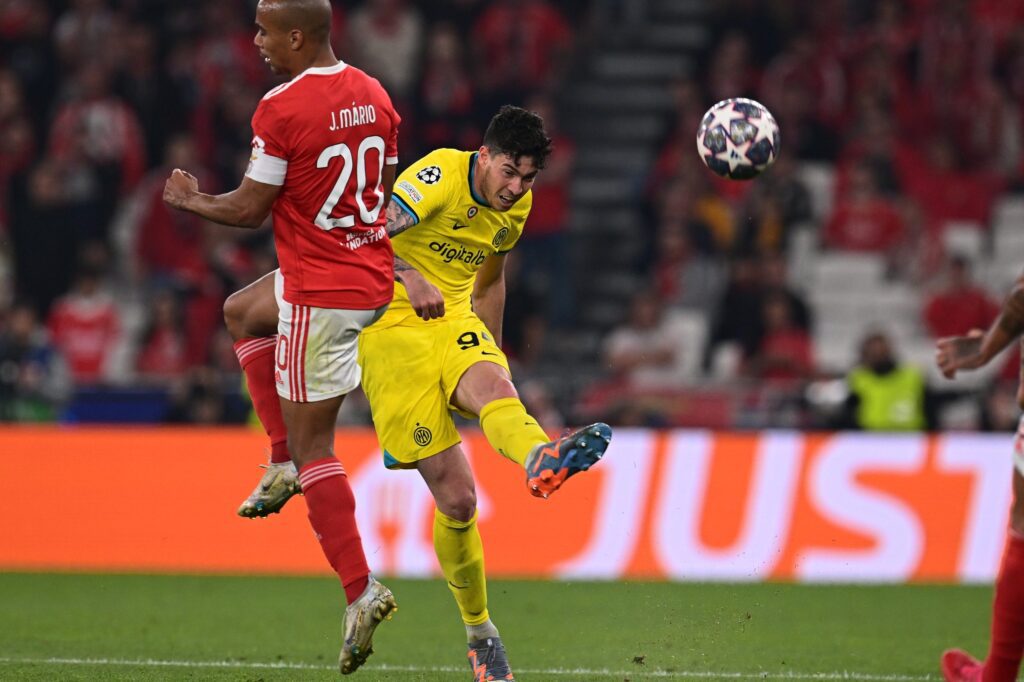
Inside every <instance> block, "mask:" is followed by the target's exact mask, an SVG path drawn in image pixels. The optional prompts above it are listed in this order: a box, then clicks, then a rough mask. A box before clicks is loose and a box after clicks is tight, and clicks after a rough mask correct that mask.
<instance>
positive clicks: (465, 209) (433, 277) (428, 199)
mask: <svg viewBox="0 0 1024 682" xmlns="http://www.w3.org/2000/svg"><path fill="white" fill-rule="evenodd" d="M475 162H476V152H464V151H459V150H457V149H438V150H436V151H433V152H431V153H429V154H427V155H426V156H424V157H423V158H422V159H420V160H419V161H417V162H416V163H414V164H412V165H411V166H409V168H407V169H406V170H405V171H404V172H403V173H402V174H401V175H399V176H398V179H397V180H396V181H395V189H394V194H393V195H392V198H391V200H392V201H394V202H396V203H397V204H398V205H399V206H400V207H401V208H402V209H403V210H405V211H407V212H408V213H409V214H411V215H412V216H413V217H414V218H415V219H416V221H417V222H416V224H415V225H413V226H412V227H410V228H409V229H408V230H406V231H405V232H403V233H401V234H400V235H398V236H397V237H395V238H394V239H393V240H392V245H393V246H394V249H395V253H396V254H397V255H398V256H399V257H401V258H402V259H404V260H405V261H406V262H408V263H409V264H410V265H412V266H413V267H414V268H416V269H417V270H419V271H420V272H421V273H422V274H423V276H424V277H426V278H427V279H428V280H429V281H430V282H431V283H432V284H434V285H435V286H436V287H437V288H438V289H440V290H441V293H442V294H443V295H444V302H445V315H446V316H449V315H450V316H455V315H460V314H463V313H467V312H469V311H470V310H471V309H472V306H471V302H470V295H471V294H472V293H473V282H474V280H475V278H476V273H477V270H479V269H480V266H481V265H482V264H483V262H484V260H485V259H486V258H487V257H488V256H490V255H492V254H494V253H507V252H508V251H509V250H511V248H512V247H513V246H514V245H515V243H516V242H517V241H519V237H520V236H521V235H522V233H523V224H524V223H525V222H526V217H527V216H528V215H529V213H530V206H531V205H532V204H533V194H532V193H530V192H527V194H526V196H524V197H523V198H522V199H520V200H519V201H518V202H517V203H516V205H515V206H513V207H512V208H511V209H510V210H509V211H507V212H504V213H503V212H501V211H497V210H495V209H493V208H491V207H490V206H488V205H487V204H486V203H484V200H483V199H482V198H481V197H478V196H476V193H475V192H474V191H473V169H474V165H475ZM410 315H415V312H414V311H413V309H412V306H411V305H410V303H409V297H408V296H407V295H406V293H405V287H404V286H403V285H402V284H401V283H399V282H395V298H394V300H393V301H392V302H391V306H390V308H388V311H387V313H385V314H384V317H382V318H381V319H380V320H379V321H378V322H377V323H376V325H380V326H388V325H390V324H397V323H398V322H400V321H401V320H403V319H405V318H407V317H409V316H410Z"/></svg>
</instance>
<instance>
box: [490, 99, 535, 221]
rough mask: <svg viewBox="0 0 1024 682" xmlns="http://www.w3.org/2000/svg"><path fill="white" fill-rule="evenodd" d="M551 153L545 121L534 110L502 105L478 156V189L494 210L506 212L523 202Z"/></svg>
mask: <svg viewBox="0 0 1024 682" xmlns="http://www.w3.org/2000/svg"><path fill="white" fill-rule="evenodd" d="M550 154H551V138H550V137H548V136H547V133H546V132H545V131H544V119H542V118H541V117H540V116H538V115H537V114H535V113H533V112H532V111H527V110H526V109H520V108H519V107H513V106H510V105H505V106H503V107H502V108H501V109H500V110H498V113H497V114H495V116H494V118H492V119H491V123H490V125H488V126H487V132H485V133H484V143H483V146H481V147H480V151H479V153H478V154H477V164H478V173H477V175H476V179H477V184H478V185H479V186H478V187H477V188H476V189H478V190H479V191H480V194H481V195H482V196H483V198H484V200H486V201H487V203H488V205H489V206H491V208H496V209H498V210H499V211H507V210H509V209H510V208H512V207H513V206H514V205H515V204H516V202H517V201H519V200H520V199H522V198H523V197H524V196H525V195H526V193H527V192H529V191H530V188H531V187H532V186H533V181H534V180H535V179H536V178H537V173H538V172H540V170H541V169H542V168H544V164H545V162H547V160H548V156H549V155H550Z"/></svg>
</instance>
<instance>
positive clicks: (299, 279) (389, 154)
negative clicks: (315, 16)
mask: <svg viewBox="0 0 1024 682" xmlns="http://www.w3.org/2000/svg"><path fill="white" fill-rule="evenodd" d="M400 121H401V118H400V117H399V116H398V113H397V112H396V111H395V109H394V107H393V106H392V105H391V99H390V98H389V97H388V95H387V93H386V92H385V91H384V88H383V87H381V85H380V83H379V82H377V80H376V79H375V78H371V77H370V76H368V75H367V74H366V73H365V72H363V71H360V70H359V69H357V68H355V67H354V66H350V65H348V64H345V63H344V62H338V64H337V65H336V66H329V67H319V68H311V69H306V70H305V71H303V72H302V73H301V74H299V75H298V76H296V77H295V78H293V79H292V80H291V81H289V82H287V83H285V84H283V85H279V86H278V87H276V88H274V89H273V90H271V91H270V92H268V93H267V94H266V95H264V97H263V99H262V100H261V101H260V103H259V106H258V107H256V113H255V114H253V117H252V130H253V140H252V158H251V160H250V162H249V169H248V171H246V175H247V176H248V177H250V178H252V179H253V180H256V181H257V182H263V183H267V184H271V185H283V187H282V188H281V193H280V194H279V195H278V197H277V199H276V200H275V201H274V208H273V216H274V242H275V243H276V245H277V257H278V260H279V262H280V264H281V272H282V273H283V274H284V281H285V290H284V297H285V300H287V301H288V302H289V303H296V304H299V305H309V306H315V307H318V308H347V309H351V310H370V309H373V308H379V307H380V306H382V305H384V304H386V303H388V302H389V301H390V300H391V296H392V293H393V291H394V271H393V265H394V257H393V255H392V251H391V243H390V242H389V241H388V238H387V235H386V233H385V231H384V221H385V214H384V210H383V209H384V190H383V186H382V183H381V178H382V173H383V169H384V165H385V164H396V163H398V124H399V122H400Z"/></svg>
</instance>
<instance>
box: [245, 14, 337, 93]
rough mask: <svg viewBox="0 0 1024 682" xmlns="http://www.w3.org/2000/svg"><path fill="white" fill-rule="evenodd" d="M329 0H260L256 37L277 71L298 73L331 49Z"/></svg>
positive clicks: (254, 41)
mask: <svg viewBox="0 0 1024 682" xmlns="http://www.w3.org/2000/svg"><path fill="white" fill-rule="evenodd" d="M330 37H331V3H330V0H259V4H258V5H257V6H256V37H255V38H254V39H253V43H255V45H256V47H258V48H259V50H260V56H262V57H263V59H264V60H265V61H266V62H267V64H268V65H269V66H270V68H271V70H272V71H273V72H274V73H282V74H285V75H288V76H296V75H298V74H299V73H300V72H302V71H304V70H305V69H306V68H308V67H309V66H310V64H311V63H312V62H313V60H315V59H316V58H317V57H318V56H319V55H320V54H321V52H322V50H323V49H324V48H327V49H330Z"/></svg>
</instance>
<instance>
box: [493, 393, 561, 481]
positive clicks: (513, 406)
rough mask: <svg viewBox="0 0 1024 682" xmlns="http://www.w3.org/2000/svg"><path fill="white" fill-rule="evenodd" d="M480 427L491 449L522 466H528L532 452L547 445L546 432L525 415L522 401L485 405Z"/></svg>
mask: <svg viewBox="0 0 1024 682" xmlns="http://www.w3.org/2000/svg"><path fill="white" fill-rule="evenodd" d="M480 428H482V429H483V430H484V435H485V436H487V440H488V441H489V442H490V444H491V447H493V448H494V449H495V450H497V451H498V452H500V453H501V454H502V455H504V456H505V457H508V458H509V459H510V460H512V461H513V462H516V463H517V464H519V466H521V467H525V466H526V457H527V456H528V455H529V454H530V450H532V449H533V448H534V447H536V446H537V445H538V444H540V443H547V442H548V436H547V434H546V433H544V429H542V428H540V425H539V424H538V423H537V420H536V419H534V418H533V417H531V416H530V415H528V414H527V413H526V408H525V407H523V403H522V402H521V401H520V400H519V398H499V399H498V400H492V401H491V402H489V403H487V404H486V405H484V408H483V409H482V410H480Z"/></svg>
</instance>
